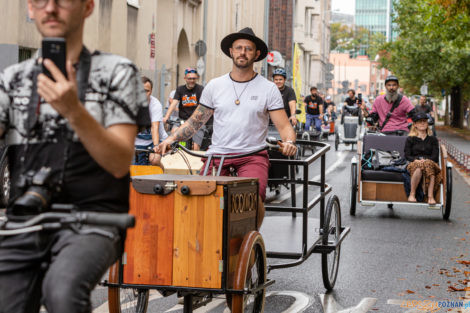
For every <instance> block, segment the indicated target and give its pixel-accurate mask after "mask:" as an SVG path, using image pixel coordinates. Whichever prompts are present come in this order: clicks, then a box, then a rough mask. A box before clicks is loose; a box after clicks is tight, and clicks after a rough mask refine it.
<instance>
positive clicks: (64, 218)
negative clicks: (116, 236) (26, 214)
mask: <svg viewBox="0 0 470 313" xmlns="http://www.w3.org/2000/svg"><path fill="white" fill-rule="evenodd" d="M54 223H56V224H58V226H55V228H60V227H62V226H63V225H68V224H76V223H78V224H83V225H97V226H112V227H118V228H120V229H122V230H125V229H127V228H129V227H133V226H134V225H135V218H134V216H132V215H129V214H126V213H97V212H71V213H60V212H46V213H42V214H39V215H36V216H34V217H32V218H30V219H28V220H27V221H25V222H12V221H8V220H7V221H6V222H4V223H3V224H0V229H4V230H17V229H25V228H30V227H33V226H37V225H45V224H49V225H53V224H54ZM0 235H1V230H0Z"/></svg>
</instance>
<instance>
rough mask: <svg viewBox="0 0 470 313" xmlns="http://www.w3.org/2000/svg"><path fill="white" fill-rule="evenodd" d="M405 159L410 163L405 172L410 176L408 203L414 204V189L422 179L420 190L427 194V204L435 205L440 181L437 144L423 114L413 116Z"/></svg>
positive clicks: (406, 144)
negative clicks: (435, 196)
mask: <svg viewBox="0 0 470 313" xmlns="http://www.w3.org/2000/svg"><path fill="white" fill-rule="evenodd" d="M405 158H406V160H408V161H409V162H410V163H409V164H408V166H407V170H408V172H409V173H410V176H411V190H410V195H409V197H408V201H410V202H416V189H417V188H418V185H419V183H420V182H421V180H422V178H424V179H423V185H422V186H421V187H422V190H423V193H425V194H427V199H428V204H436V200H435V199H434V195H435V193H436V191H437V190H438V189H439V185H440V184H441V181H442V175H441V169H440V168H439V165H438V162H439V142H438V140H437V138H436V137H434V136H432V130H431V128H430V127H429V125H428V117H427V115H426V114H424V113H421V112H420V113H416V114H415V115H414V116H413V125H412V126H411V130H410V133H409V135H408V138H407V139H406V143H405Z"/></svg>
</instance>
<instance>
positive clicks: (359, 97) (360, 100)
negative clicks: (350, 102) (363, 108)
mask: <svg viewBox="0 0 470 313" xmlns="http://www.w3.org/2000/svg"><path fill="white" fill-rule="evenodd" d="M357 100H359V104H362V93H358V94H357Z"/></svg>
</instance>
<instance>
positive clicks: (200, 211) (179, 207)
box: [173, 186, 223, 288]
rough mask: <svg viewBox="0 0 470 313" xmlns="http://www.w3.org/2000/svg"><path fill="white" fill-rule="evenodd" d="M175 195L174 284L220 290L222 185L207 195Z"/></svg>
mask: <svg viewBox="0 0 470 313" xmlns="http://www.w3.org/2000/svg"><path fill="white" fill-rule="evenodd" d="M174 194H175V214H174V229H175V234H174V252H173V285H174V286H182V287H202V288H221V287H222V286H221V285H222V273H221V272H220V271H219V262H220V261H222V237H223V236H222V229H223V210H222V209H221V208H220V201H221V198H222V197H223V186H217V190H216V192H215V193H214V194H211V195H208V196H184V195H181V194H180V193H177V192H176V193H174Z"/></svg>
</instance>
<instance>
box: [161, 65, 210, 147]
mask: <svg viewBox="0 0 470 313" xmlns="http://www.w3.org/2000/svg"><path fill="white" fill-rule="evenodd" d="M198 79H199V74H198V73H197V70H195V69H193V68H187V69H186V70H185V71H184V80H185V81H186V84H184V85H181V86H178V88H176V92H175V95H174V97H173V102H172V103H171V105H170V107H169V108H168V111H167V112H166V114H165V117H164V118H163V124H165V123H166V122H167V121H168V119H169V118H170V116H171V113H172V112H173V111H174V110H175V109H176V107H177V106H178V110H179V114H178V115H179V118H180V119H181V120H183V121H186V120H187V119H189V118H190V117H191V115H192V114H193V112H194V111H195V110H196V108H197V106H198V105H199V99H200V98H201V94H202V90H203V89H204V87H203V86H201V85H199V84H198V83H197V80H198ZM208 124H210V123H208ZM205 129H206V128H205V127H203V128H201V129H199V131H198V132H197V133H196V134H195V135H194V136H193V138H192V139H193V147H192V149H193V150H200V148H201V144H202V140H203V138H204V132H205ZM173 131H174V130H173Z"/></svg>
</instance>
